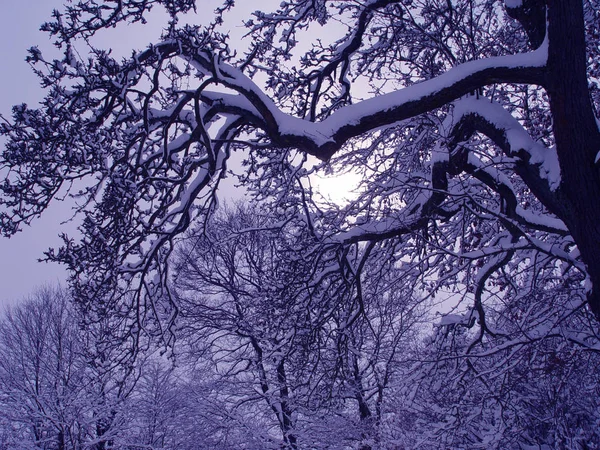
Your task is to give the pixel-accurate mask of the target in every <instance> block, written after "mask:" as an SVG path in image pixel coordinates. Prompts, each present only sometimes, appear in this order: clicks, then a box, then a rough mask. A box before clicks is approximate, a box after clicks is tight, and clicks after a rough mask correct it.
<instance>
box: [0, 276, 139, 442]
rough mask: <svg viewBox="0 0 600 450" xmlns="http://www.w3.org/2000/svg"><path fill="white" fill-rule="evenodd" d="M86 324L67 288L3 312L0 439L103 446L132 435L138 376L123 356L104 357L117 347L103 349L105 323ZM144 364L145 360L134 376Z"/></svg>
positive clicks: (42, 293) (0, 323)
mask: <svg viewBox="0 0 600 450" xmlns="http://www.w3.org/2000/svg"><path fill="white" fill-rule="evenodd" d="M82 322H83V321H81V320H80V316H79V313H78V311H77V310H76V308H75V307H74V305H73V304H72V300H71V298H70V296H69V294H68V292H66V291H65V290H63V289H61V288H50V287H45V288H42V289H39V290H37V291H35V292H34V293H33V294H32V295H31V296H30V297H28V298H27V299H24V300H23V301H22V302H20V303H19V304H17V305H16V306H13V307H11V308H8V309H7V311H6V312H5V313H4V314H3V315H2V316H0V445H5V446H7V448H11V449H12V448H36V449H44V450H76V449H83V448H86V449H90V450H102V449H105V448H114V446H113V444H114V443H115V442H116V443H117V444H118V445H122V442H123V441H127V429H128V424H127V420H126V416H127V414H126V412H127V408H128V407H129V406H128V405H127V403H126V401H127V399H128V397H129V396H130V395H131V391H132V388H133V386H134V384H135V376H130V372H131V371H127V370H125V369H123V367H121V366H120V365H119V364H118V360H117V361H111V362H110V363H108V362H106V361H104V363H103V364H102V363H101V362H100V361H101V359H102V358H101V356H102V354H103V355H104V356H105V357H106V356H109V357H110V356H112V355H114V354H115V352H114V351H113V352H112V353H108V348H109V347H106V348H105V351H104V353H102V352H98V349H97V347H96V346H99V347H102V346H103V344H105V343H106V341H107V338H106V337H105V336H101V333H99V331H100V332H102V327H99V326H96V327H86V328H82V327H81V325H82ZM104 331H106V330H104ZM92 344H93V348H92ZM115 366H116V367H115ZM142 366H143V360H141V358H140V361H139V362H138V365H137V367H136V370H135V371H133V374H134V375H137V376H139V371H140V370H141V367H142ZM125 372H127V373H125ZM121 448H123V447H121Z"/></svg>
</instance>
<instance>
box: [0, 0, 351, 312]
mask: <svg viewBox="0 0 600 450" xmlns="http://www.w3.org/2000/svg"><path fill="white" fill-rule="evenodd" d="M1 1H2V6H3V7H2V10H1V12H2V14H0V58H1V61H2V63H3V70H2V71H0V114H2V115H3V116H4V117H7V118H8V117H10V111H11V107H12V106H13V105H15V104H20V103H27V104H28V105H29V106H31V107H33V106H35V105H36V104H37V102H39V101H40V100H41V99H42V98H43V91H42V89H41V88H40V87H39V84H38V80H37V78H36V77H35V75H34V74H33V72H32V71H31V68H30V67H29V65H28V64H27V63H26V62H25V57H26V56H27V49H28V48H30V47H31V46H34V45H35V46H38V47H39V48H40V50H42V52H43V53H44V55H45V57H46V58H50V59H51V58H60V57H61V55H60V53H59V52H58V51H57V50H56V49H55V48H54V47H53V46H52V39H51V38H50V37H49V36H48V34H47V33H44V32H41V31H39V28H40V25H41V24H42V23H43V22H45V21H47V20H49V19H50V18H51V13H52V10H53V9H60V8H61V5H62V3H63V1H64V0H1ZM269 1H271V0H269ZM220 3H221V2H220V1H219V0H204V1H203V2H201V3H199V5H202V7H203V8H202V9H203V10H202V11H200V10H199V11H198V13H197V14H196V15H195V16H194V17H192V18H191V19H192V21H194V22H197V23H199V22H202V21H203V19H204V20H207V19H209V18H210V17H212V14H207V12H208V11H210V12H212V11H213V10H214V8H215V7H216V6H217V5H219V4H220ZM266 3H268V2H265V4H261V5H260V6H262V7H266V6H267V5H266ZM275 3H276V2H275ZM256 7H257V5H256V4H253V3H248V4H245V5H242V8H239V9H240V12H236V13H234V14H233V16H230V21H232V22H231V27H232V28H230V30H231V32H232V39H233V40H239V38H240V37H241V36H242V34H244V31H245V30H244V28H243V27H242V17H239V16H238V15H239V14H240V13H241V15H249V14H250V13H251V11H252V10H254V9H256ZM237 17H239V19H238V18H237ZM149 19H150V20H149V23H148V24H147V25H143V26H142V25H127V26H126V27H125V28H124V29H117V30H116V31H115V30H110V31H109V32H105V33H101V34H100V35H98V36H96V37H95V39H94V44H95V45H96V46H98V47H102V48H111V49H113V56H115V57H117V58H119V57H124V56H129V55H130V52H131V51H132V49H140V48H144V47H146V45H147V44H148V43H150V42H153V41H156V40H157V39H158V37H159V36H160V33H161V29H162V27H163V26H164V25H165V24H166V21H167V18H166V15H165V14H164V11H161V10H160V9H155V10H154V11H153V13H152V15H151V16H150V17H149ZM124 42H125V43H126V44H125V45H123V43H124ZM3 146H4V142H3V141H0V149H3ZM346 181H347V180H346ZM314 182H315V183H316V184H317V185H318V186H317V189H318V190H320V191H322V193H323V194H325V195H327V196H330V197H331V198H335V197H337V196H338V194H340V195H339V198H340V199H341V198H342V197H344V196H345V192H346V190H345V189H344V190H343V191H344V193H340V192H339V189H340V185H344V184H348V185H350V184H354V183H355V180H351V182H348V183H346V182H342V183H340V179H337V180H336V179H334V180H314ZM71 216H72V211H71V205H70V204H68V202H63V203H60V202H58V203H57V202H54V203H53V204H52V205H51V207H50V208H49V209H48V210H47V211H46V212H44V214H43V215H42V217H41V218H39V219H37V220H36V221H35V222H34V223H33V225H32V226H31V227H25V228H24V229H23V230H22V231H21V232H20V233H18V234H17V235H15V236H13V237H12V238H10V239H8V238H3V237H0V255H2V257H1V258H0V309H1V308H2V306H3V305H7V304H11V303H14V302H16V301H18V300H19V299H21V298H23V297H25V296H27V295H29V294H31V293H32V291H34V290H35V289H36V287H40V286H42V285H43V284H56V283H58V282H64V281H65V280H66V271H65V270H64V269H63V267H61V266H59V265H57V264H54V263H40V262H38V259H39V258H41V257H43V253H44V251H45V250H47V249H48V248H49V247H54V248H57V247H59V246H60V245H61V242H62V241H61V240H60V238H59V237H58V236H59V234H60V233H65V232H66V233H67V234H69V235H71V236H73V235H76V228H77V226H76V223H74V222H73V221H69V219H70V218H71Z"/></svg>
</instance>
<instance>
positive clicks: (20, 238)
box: [0, 0, 72, 306]
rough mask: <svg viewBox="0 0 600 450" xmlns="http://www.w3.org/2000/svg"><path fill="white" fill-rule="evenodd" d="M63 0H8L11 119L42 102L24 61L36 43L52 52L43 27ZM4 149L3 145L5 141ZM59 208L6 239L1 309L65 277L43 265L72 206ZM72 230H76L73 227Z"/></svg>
mask: <svg viewBox="0 0 600 450" xmlns="http://www.w3.org/2000/svg"><path fill="white" fill-rule="evenodd" d="M59 4H60V0H26V1H23V0H4V1H3V2H2V14H0V61H2V70H1V71H0V113H1V114H2V115H4V116H9V115H10V110H11V106H12V105H13V104H18V103H24V102H25V103H28V104H30V105H34V104H35V103H36V102H37V101H39V100H40V99H41V98H42V90H41V89H40V88H39V85H38V82H37V79H36V77H35V76H34V75H33V73H32V72H31V69H30V68H29V66H28V65H27V63H26V62H25V61H24V60H25V56H26V54H27V49H28V48H29V47H31V46H32V45H39V46H40V48H42V49H43V48H44V47H46V48H48V46H49V45H48V44H49V42H50V40H49V38H48V37H47V35H46V34H44V33H41V32H40V31H38V30H39V27H40V25H41V24H42V23H43V22H44V21H45V20H46V19H47V18H49V17H50V14H51V12H52V9H53V8H56V7H57V6H58V5H59ZM2 148H3V142H2ZM61 206H62V205H60V204H58V205H55V206H54V207H53V208H52V209H51V210H49V211H48V212H47V213H46V214H44V216H43V217H42V218H41V219H40V220H38V221H37V222H36V223H35V226H34V227H30V228H27V229H25V230H23V232H21V233H19V234H18V235H16V236H14V237H13V238H11V239H6V238H2V237H0V255H2V257H1V258H0V306H1V305H4V304H8V303H12V302H15V301H17V300H19V299H20V298H22V297H23V296H26V295H28V294H29V293H31V292H32V291H33V290H34V289H35V287H37V286H39V285H41V284H43V283H56V282H57V281H59V280H64V279H65V272H64V270H63V269H62V268H61V267H59V266H57V265H56V264H44V263H38V262H37V259H38V258H39V257H40V256H42V253H43V251H44V250H45V249H46V248H48V247H49V246H57V245H58V244H59V242H60V241H59V239H58V238H57V235H58V233H59V232H60V231H61V230H62V229H63V228H64V227H62V226H61V225H60V219H59V217H60V216H63V218H66V217H67V216H66V214H68V212H69V211H68V208H65V207H64V206H63V207H62V208H61ZM71 228H72V227H71Z"/></svg>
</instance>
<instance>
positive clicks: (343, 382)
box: [174, 204, 419, 449]
mask: <svg viewBox="0 0 600 450" xmlns="http://www.w3.org/2000/svg"><path fill="white" fill-rule="evenodd" d="M259 209H262V208H259ZM267 209H268V208H267ZM279 219H281V218H278V217H277V214H276V213H267V212H262V213H259V212H257V208H254V207H252V205H248V204H239V205H237V206H235V207H227V208H225V209H224V210H221V211H219V212H218V213H217V214H216V217H215V218H214V220H213V221H212V222H211V224H210V225H209V226H208V227H207V228H205V229H204V230H203V232H202V231H201V230H198V231H196V232H190V233H187V235H186V239H185V241H184V242H183V243H182V245H181V246H180V248H179V249H178V251H177V254H176V258H175V259H174V267H175V268H174V272H175V273H176V279H175V283H174V284H175V286H176V288H175V293H174V296H175V298H176V299H177V303H178V304H179V305H180V325H179V328H178V329H179V331H178V333H179V337H180V339H181V340H182V344H180V345H182V346H183V348H185V349H186V350H180V351H179V352H178V353H180V352H182V351H183V352H184V353H185V354H187V355H188V358H190V359H191V360H192V361H196V364H199V365H200V366H201V367H204V372H203V373H202V377H205V378H208V379H211V380H214V383H215V387H216V386H219V387H218V388H216V390H215V391H214V392H213V394H212V395H211V396H212V397H213V399H214V400H213V401H214V402H215V403H217V404H221V405H223V408H224V409H225V410H227V411H229V413H230V414H232V415H233V416H241V417H246V418H247V419H246V420H250V421H253V422H254V421H256V420H258V419H257V418H258V417H262V419H261V421H264V423H265V431H266V430H274V429H278V434H280V436H281V443H279V444H277V445H276V447H277V448H279V447H280V446H281V445H283V446H284V447H285V448H289V449H296V448H311V446H315V445H316V446H319V445H325V442H338V441H340V440H344V441H346V442H348V445H351V444H350V443H351V442H353V441H354V442H360V441H361V440H362V441H364V442H365V444H364V445H363V446H362V447H361V448H364V449H366V448H371V445H373V444H374V443H375V442H376V441H377V438H378V427H379V424H380V422H381V419H382V411H383V410H384V406H383V401H384V398H385V394H386V390H387V388H388V387H389V385H390V383H391V380H392V378H393V376H394V374H395V371H396V370H397V369H398V366H399V365H400V364H402V361H403V357H402V356H404V357H405V356H406V355H407V354H408V348H409V346H410V344H411V342H412V339H413V337H414V333H415V332H416V329H417V327H416V323H417V321H418V319H419V316H418V314H416V311H410V308H406V305H407V303H409V304H411V306H414V305H412V302H411V297H410V295H409V296H408V298H403V296H404V295H406V293H405V291H404V290H403V289H401V283H400V282H399V281H398V279H397V274H394V275H395V276H390V273H389V272H390V269H391V272H392V273H393V272H394V271H393V268H391V267H389V266H388V270H386V269H385V268H382V267H380V266H377V267H376V271H373V273H370V272H369V270H368V269H365V273H368V275H369V276H367V277H366V280H365V281H364V286H362V284H363V283H359V282H358V281H357V280H355V279H354V278H353V275H352V273H353V272H356V271H357V269H356V268H357V267H359V266H360V265H361V264H364V261H363V260H362V259H361V256H362V254H361V253H360V252H358V253H356V255H352V254H345V255H342V254H336V253H335V252H331V253H329V254H328V257H325V256H326V255H324V254H323V253H322V252H320V251H319V252H316V253H315V254H313V255H312V256H313V257H311V252H310V249H311V248H317V249H319V248H320V247H319V246H318V245H316V244H317V243H316V242H314V241H312V239H311V237H310V235H309V234H307V233H306V232H305V231H303V228H302V227H299V226H298V224H297V223H295V221H288V222H285V221H282V220H279ZM300 241H304V242H302V243H299V242H300ZM311 241H312V245H311ZM300 250H303V252H300ZM356 256H358V258H356ZM315 257H316V259H315ZM359 284H360V285H361V286H362V287H361V288H362V289H363V290H364V293H362V292H358V291H360V289H361V288H358V286H359ZM357 289H358V291H357ZM401 352H403V355H401ZM326 423H327V424H329V425H333V426H331V427H327V426H325V424H326ZM344 424H345V425H344ZM273 434H274V431H270V432H269V434H267V435H265V438H266V439H267V440H268V439H270V437H269V436H273ZM367 442H371V444H368V443H367ZM263 445H266V444H263Z"/></svg>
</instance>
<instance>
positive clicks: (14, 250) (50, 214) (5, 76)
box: [0, 0, 160, 309]
mask: <svg viewBox="0 0 600 450" xmlns="http://www.w3.org/2000/svg"><path fill="white" fill-rule="evenodd" d="M62 4H63V0H25V1H23V0H3V1H2V10H1V11H2V13H1V14H0V61H2V70H1V71H0V114H2V115H3V116H5V117H10V111H11V108H12V106H13V105H15V104H20V103H27V104H29V105H30V106H34V105H35V104H36V103H37V102H39V101H40V100H41V99H42V97H43V91H42V89H41V88H40V87H39V83H38V80H37V78H36V77H35V75H34V74H33V72H32V71H31V68H30V67H29V65H28V64H27V63H26V62H25V57H26V55H27V49H28V48H30V47H31V46H33V45H36V46H38V47H39V48H40V49H41V50H42V51H43V52H54V53H55V52H56V50H55V49H54V48H53V46H52V44H51V39H50V37H49V36H48V34H47V33H43V32H41V31H39V28H40V25H41V24H42V23H43V22H45V21H47V20H49V19H50V17H51V13H52V10H53V9H57V8H60V7H61V5H62ZM156 14H160V13H158V12H157V13H156ZM158 19H159V18H157V20H156V23H160V22H159V20H158ZM150 25H151V26H148V27H144V28H143V29H142V28H138V27H135V26H134V27H127V30H126V34H127V43H128V48H127V49H123V50H124V54H126V53H127V52H130V51H131V49H132V48H134V47H135V46H137V47H143V46H145V45H146V44H148V43H149V42H150V41H151V40H152V38H155V37H156V36H158V35H159V34H160V26H156V25H154V24H153V23H152V22H151V24H150ZM152 25H154V26H152ZM124 31H125V30H123V31H121V32H117V33H111V34H106V36H104V35H101V36H99V39H98V44H100V45H102V46H107V47H112V48H115V49H117V48H118V47H119V46H118V43H119V42H123V41H122V39H123V32H124ZM54 56H55V57H58V56H59V54H58V53H55V54H54ZM3 145H4V142H3V141H0V149H1V148H2V147H3ZM70 217H71V206H70V205H69V204H68V203H56V202H55V203H54V204H53V205H52V206H51V207H50V209H48V210H47V211H46V212H45V213H44V214H43V215H42V217H41V218H39V219H38V220H36V221H35V222H34V224H33V225H32V226H31V227H26V228H24V229H23V231H22V232H20V233H18V234H17V235H15V236H13V237H12V238H10V239H7V238H3V237H0V255H1V257H0V309H1V307H2V305H8V304H11V303H14V302H16V301H18V300H20V299H21V298H23V297H24V296H27V295H29V294H30V293H31V292H32V291H33V290H34V289H35V288H36V287H38V286H40V285H43V284H45V283H50V284H55V283H57V282H62V281H64V280H65V279H66V272H65V270H64V269H63V268H62V267H60V266H59V265H57V264H50V263H40V262H38V259H39V258H41V257H43V252H44V251H45V250H47V249H48V248H49V247H58V246H59V245H60V243H61V240H60V239H59V238H58V235H59V234H60V233H61V232H66V233H68V234H73V233H74V232H75V230H76V224H74V223H73V222H69V223H65V221H67V220H68V219H69V218H70Z"/></svg>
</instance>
